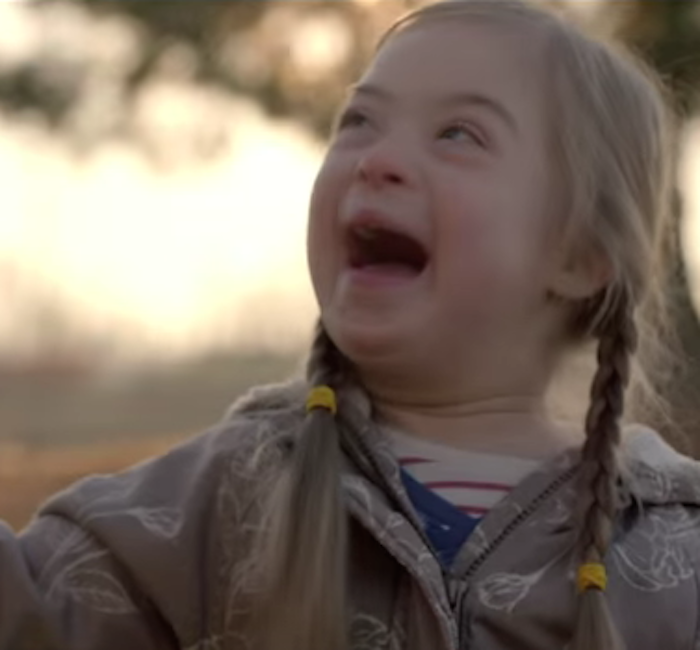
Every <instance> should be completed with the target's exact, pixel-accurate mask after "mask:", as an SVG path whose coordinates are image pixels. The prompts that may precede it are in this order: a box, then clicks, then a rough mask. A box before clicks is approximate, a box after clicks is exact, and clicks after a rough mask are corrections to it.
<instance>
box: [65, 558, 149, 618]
mask: <svg viewBox="0 0 700 650" xmlns="http://www.w3.org/2000/svg"><path fill="white" fill-rule="evenodd" d="M61 588H62V589H63V590H64V591H65V592H66V593H67V594H68V595H69V596H70V597H71V598H73V600H75V601H76V602H78V603H80V604H81V605H85V606H86V607H89V608H90V609H94V610H96V611H98V612H102V613H104V614H133V613H135V612H136V611H137V609H136V606H135V605H134V602H133V601H132V600H131V598H130V597H129V595H128V594H127V592H126V590H125V589H124V587H123V586H122V585H121V584H120V583H119V582H118V581H117V579H116V578H115V577H114V576H112V575H111V574H109V573H107V572H106V571H99V570H97V569H74V570H73V571H71V572H69V573H68V574H67V575H66V576H65V577H64V579H63V581H62V582H61Z"/></svg>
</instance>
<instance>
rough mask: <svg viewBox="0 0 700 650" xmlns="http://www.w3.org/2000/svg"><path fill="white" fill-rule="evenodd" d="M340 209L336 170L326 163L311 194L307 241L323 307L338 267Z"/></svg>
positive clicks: (311, 271)
mask: <svg viewBox="0 0 700 650" xmlns="http://www.w3.org/2000/svg"><path fill="white" fill-rule="evenodd" d="M337 205H338V192H337V188H336V184H335V183H334V174H333V168H332V166H330V165H329V164H328V162H326V163H324V165H323V166H322V167H321V169H320V170H319V173H318V176H317V177H316V181H315V183H314V187H313V190H312V192H311V199H310V202H309V218H308V222H307V238H306V244H307V262H308V267H309V273H310V274H311V281H312V283H313V286H314V290H315V292H316V296H317V299H318V300H319V302H320V303H321V304H323V303H324V302H325V301H326V300H327V298H328V294H329V292H330V289H331V286H332V282H333V275H334V268H335V266H336V264H337V245H336V241H335V240H336V231H337V223H336V222H337V218H336V215H337Z"/></svg>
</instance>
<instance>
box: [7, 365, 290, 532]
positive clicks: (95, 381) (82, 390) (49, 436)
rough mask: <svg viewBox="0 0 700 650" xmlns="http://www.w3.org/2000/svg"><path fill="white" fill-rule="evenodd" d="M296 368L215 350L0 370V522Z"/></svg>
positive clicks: (127, 461)
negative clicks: (139, 361)
mask: <svg viewBox="0 0 700 650" xmlns="http://www.w3.org/2000/svg"><path fill="white" fill-rule="evenodd" d="M298 367H299V357H298V356H294V355H290V356H280V355H272V354H270V355H268V354H250V355H240V354H239V355H228V356H227V355H225V354H218V355H212V356H211V357H208V358H204V359H197V360H193V361H191V362H189V363H186V364H178V365H169V366H160V367H157V368H156V367H153V366H151V367H146V368H142V369H140V370H138V371H131V372H129V373H127V374H120V375H107V376H100V377H94V376H83V375H81V374H80V373H77V374H76V373H75V372H68V371H67V370H66V369H65V368H60V369H59V368H56V367H54V368H53V370H51V371H50V370H49V369H47V368H46V367H43V368H41V369H37V368H23V369H14V370H12V371H10V370H9V369H7V368H6V369H5V370H4V372H2V369H1V368H0V384H1V390H0V519H2V520H5V521H7V522H8V523H9V524H10V525H12V526H14V527H15V528H21V527H22V526H24V525H25V524H26V523H27V521H28V520H29V518H30V517H31V515H32V514H33V513H34V512H35V511H36V509H37V507H38V506H39V505H40V504H41V503H42V502H43V501H44V500H45V499H46V498H47V497H49V496H51V495H52V494H54V493H55V492H57V491H59V490H61V489H63V488H64V487H66V486H68V485H70V484H71V483H73V482H75V481H76V480H78V479H79V478H81V477H83V476H86V475H88V474H98V473H112V472H116V471H119V470H120V469H123V468H126V467H128V466H130V465H132V464H134V463H137V462H140V461H142V460H144V459H145V458H148V457H150V456H155V455H159V454H161V453H163V452H165V451H166V450H167V449H168V448H169V447H171V446H173V445H174V444H176V443H177V442H179V441H181V440H183V439H184V438H186V437H188V436H191V435H195V434H197V433H199V432H201V431H203V430H205V429H207V428H209V427H210V426H212V425H213V424H215V423H216V422H217V421H218V420H219V419H220V418H221V416H222V415H223V414H224V412H225V410H226V408H227V407H228V406H229V405H230V404H231V402H232V401H233V400H234V399H236V397H238V396H239V395H241V394H242V393H244V392H245V391H246V390H247V389H248V388H249V387H251V386H253V385H258V384H264V383H270V382H274V381H280V380H283V379H285V378H287V377H289V376H290V375H291V374H293V373H294V372H295V371H296V369H297V368H298Z"/></svg>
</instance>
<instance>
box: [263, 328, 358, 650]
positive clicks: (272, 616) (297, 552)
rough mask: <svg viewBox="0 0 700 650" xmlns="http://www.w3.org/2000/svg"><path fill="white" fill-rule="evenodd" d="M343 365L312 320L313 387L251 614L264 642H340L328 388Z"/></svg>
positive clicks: (339, 531)
mask: <svg viewBox="0 0 700 650" xmlns="http://www.w3.org/2000/svg"><path fill="white" fill-rule="evenodd" d="M345 373H346V364H345V362H344V359H343V357H342V355H341V353H340V351H339V350H338V349H337V348H336V346H335V345H334V343H333V342H332V341H331V339H330V338H329V336H328V334H327V333H326V331H325V330H324V329H323V326H322V325H321V324H319V325H318V326H317V330H316V335H315V339H314V343H313V346H312V350H311V354H310V358H309V361H308V366H307V377H308V380H309V383H310V385H311V386H312V387H313V388H312V390H311V392H310V393H309V398H308V401H307V411H308V413H307V416H306V422H305V424H304V428H303V431H302V432H301V433H300V435H299V436H298V439H297V441H296V444H295V447H294V449H293V451H292V455H291V458H290V461H289V464H288V466H287V467H286V468H285V469H284V473H283V475H282V477H281V479H280V481H279V483H278V484H277V486H276V490H275V491H274V493H273V494H272V495H271V500H270V508H269V511H268V516H269V518H270V519H269V523H270V526H269V528H268V530H267V534H268V537H267V539H268V540H269V546H268V548H267V549H266V550H265V553H264V557H263V562H264V564H263V570H264V571H265V572H266V574H265V575H267V576H268V581H267V584H266V585H265V587H266V588H265V596H264V599H263V602H262V607H261V608H260V619H259V621H258V622H259V626H260V633H261V637H262V638H263V639H264V644H263V647H264V648H265V650H283V649H284V650H329V649H330V648H333V650H342V649H343V648H345V647H346V645H347V629H346V622H345V592H346V557H347V553H346V546H347V531H346V515H345V511H344V507H343V504H342V502H341V492H340V481H339V477H340V470H341V451H340V444H339V433H338V430H337V426H338V425H337V424H336V419H335V414H336V410H337V403H336V399H335V391H336V390H338V388H339V387H340V386H341V385H342V383H343V381H344V379H345V376H346V374H345Z"/></svg>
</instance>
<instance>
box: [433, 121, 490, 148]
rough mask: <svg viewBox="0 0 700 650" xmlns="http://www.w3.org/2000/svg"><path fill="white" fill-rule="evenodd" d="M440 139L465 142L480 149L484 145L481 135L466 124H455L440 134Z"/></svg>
mask: <svg viewBox="0 0 700 650" xmlns="http://www.w3.org/2000/svg"><path fill="white" fill-rule="evenodd" d="M440 138H441V139H444V140H452V141H454V142H467V143H472V144H476V145H478V146H480V147H483V146H484V145H485V142H484V137H483V135H482V134H481V133H480V132H479V131H478V129H476V128H475V127H474V126H473V125H471V124H468V123H466V122H457V123H456V124H452V125H451V126H448V127H447V128H446V129H443V130H442V131H441V132H440Z"/></svg>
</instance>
